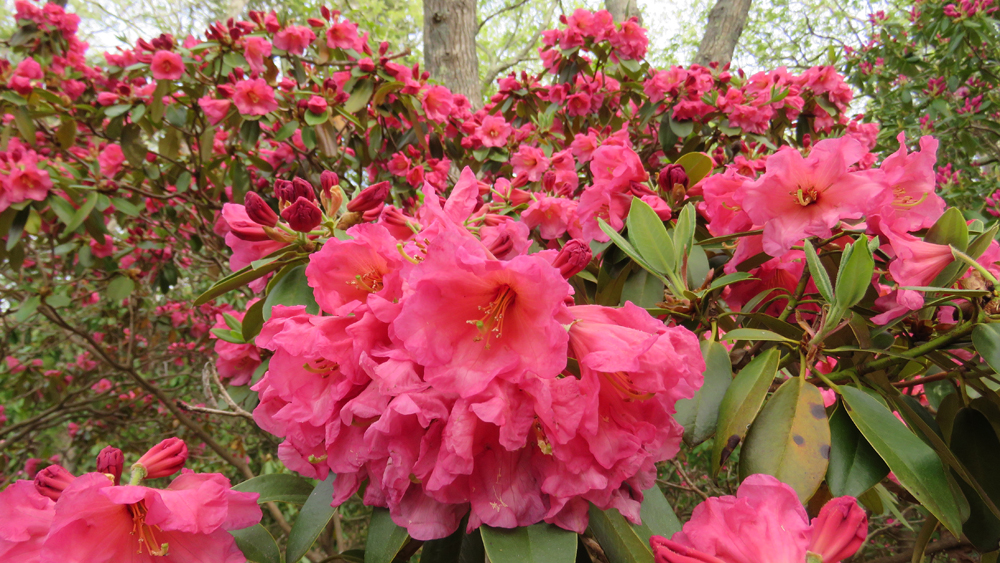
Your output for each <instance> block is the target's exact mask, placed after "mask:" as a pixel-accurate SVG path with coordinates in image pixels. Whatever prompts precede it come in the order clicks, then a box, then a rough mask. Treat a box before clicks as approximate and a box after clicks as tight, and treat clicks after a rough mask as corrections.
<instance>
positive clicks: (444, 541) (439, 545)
mask: <svg viewBox="0 0 1000 563" xmlns="http://www.w3.org/2000/svg"><path fill="white" fill-rule="evenodd" d="M465 538H466V534H465V523H464V522H463V523H461V524H459V526H458V529H457V530H455V531H454V532H453V533H452V534H451V535H450V536H448V537H446V538H440V539H436V540H430V541H425V542H424V544H423V545H422V546H420V563H458V562H459V560H460V559H461V557H462V542H463V540H464V539H465ZM479 561H485V557H480V558H479ZM479 561H476V563H479Z"/></svg>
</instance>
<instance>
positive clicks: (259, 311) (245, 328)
mask: <svg viewBox="0 0 1000 563" xmlns="http://www.w3.org/2000/svg"><path fill="white" fill-rule="evenodd" d="M263 326H264V300H263V299H261V300H258V301H257V302H256V303H254V304H253V305H251V306H250V308H249V309H247V314H246V315H244V316H243V324H242V326H241V327H240V331H241V332H242V334H243V340H245V341H247V342H253V339H254V338H256V337H257V335H258V334H260V329H261V328H262V327H263Z"/></svg>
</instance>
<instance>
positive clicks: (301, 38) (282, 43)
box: [274, 25, 316, 55]
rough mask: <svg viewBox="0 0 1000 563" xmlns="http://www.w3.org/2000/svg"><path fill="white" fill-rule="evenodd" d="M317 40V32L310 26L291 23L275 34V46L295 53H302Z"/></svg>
mask: <svg viewBox="0 0 1000 563" xmlns="http://www.w3.org/2000/svg"><path fill="white" fill-rule="evenodd" d="M315 40H316V34H315V33H313V31H312V30H311V29H309V28H308V27H306V26H304V25H290V26H288V27H286V28H285V29H282V30H281V31H279V32H278V33H277V34H276V35H275V36H274V46H275V47H277V48H279V49H282V50H284V51H288V52H289V53H291V54H293V55H301V54H303V53H305V52H306V47H308V46H309V45H311V44H312V42H313V41H315Z"/></svg>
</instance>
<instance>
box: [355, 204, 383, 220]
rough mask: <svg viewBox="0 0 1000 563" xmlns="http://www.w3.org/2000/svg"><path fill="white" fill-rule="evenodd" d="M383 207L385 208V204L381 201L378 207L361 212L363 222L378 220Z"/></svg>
mask: <svg viewBox="0 0 1000 563" xmlns="http://www.w3.org/2000/svg"><path fill="white" fill-rule="evenodd" d="M383 209H385V204H384V203H380V204H379V206H378V207H373V208H371V209H369V210H368V211H365V212H364V213H362V214H361V222H362V223H374V222H375V221H378V217H379V215H381V214H382V210H383Z"/></svg>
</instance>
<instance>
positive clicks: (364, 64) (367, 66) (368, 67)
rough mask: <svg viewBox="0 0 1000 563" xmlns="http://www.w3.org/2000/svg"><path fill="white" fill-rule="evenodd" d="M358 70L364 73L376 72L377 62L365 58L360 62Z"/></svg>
mask: <svg viewBox="0 0 1000 563" xmlns="http://www.w3.org/2000/svg"><path fill="white" fill-rule="evenodd" d="M358 68H360V69H361V70H362V71H364V72H375V61H373V60H371V59H369V58H367V57H365V58H363V59H361V60H360V61H358Z"/></svg>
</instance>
